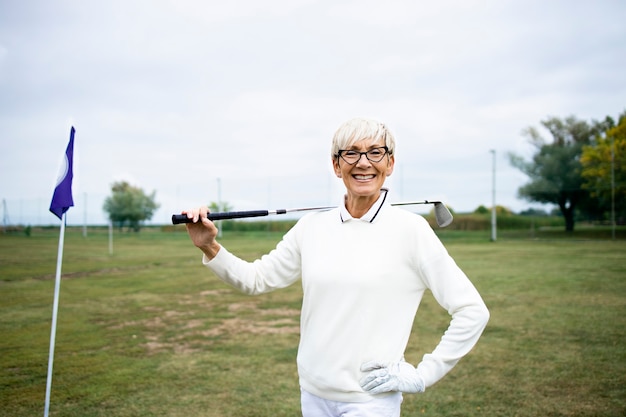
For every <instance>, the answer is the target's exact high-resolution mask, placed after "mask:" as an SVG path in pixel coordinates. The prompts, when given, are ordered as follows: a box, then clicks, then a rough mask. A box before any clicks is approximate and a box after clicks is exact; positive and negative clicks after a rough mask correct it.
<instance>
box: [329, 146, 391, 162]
mask: <svg viewBox="0 0 626 417" xmlns="http://www.w3.org/2000/svg"><path fill="white" fill-rule="evenodd" d="M387 153H389V148H387V147H386V146H381V147H380V148H374V149H370V150H369V151H367V152H358V151H353V150H345V149H342V150H340V151H339V153H338V156H340V157H341V159H343V160H344V161H346V163H348V164H350V165H354V164H356V163H357V162H359V161H360V160H361V156H363V155H365V157H366V158H367V159H368V160H370V162H380V161H382V160H383V158H384V157H385V155H387Z"/></svg>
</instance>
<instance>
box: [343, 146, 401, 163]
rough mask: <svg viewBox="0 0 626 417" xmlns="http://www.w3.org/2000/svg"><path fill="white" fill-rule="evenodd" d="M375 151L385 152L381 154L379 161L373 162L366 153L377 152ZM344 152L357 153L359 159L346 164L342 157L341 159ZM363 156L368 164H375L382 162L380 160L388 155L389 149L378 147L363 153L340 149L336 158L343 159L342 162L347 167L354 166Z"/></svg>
mask: <svg viewBox="0 0 626 417" xmlns="http://www.w3.org/2000/svg"><path fill="white" fill-rule="evenodd" d="M377 149H384V150H385V152H383V154H382V156H381V157H380V159H378V160H374V159H372V158H370V157H369V155H368V153H370V152H372V151H375V150H377ZM344 152H354V153H358V154H359V157H358V158H357V160H356V161H354V162H348V161H346V160H345V159H344V157H343V153H344ZM363 155H365V157H366V158H367V160H368V161H370V162H374V163H377V162H380V161H382V160H383V159H384V158H385V156H386V155H389V148H388V147H387V146H378V147H376V148H372V149H370V150H369V151H365V152H359V151H355V150H354V149H340V150H339V151H338V152H337V158H341V159H343V161H344V162H345V163H346V164H348V165H354V164H356V163H358V162H359V161H360V160H361V157H362V156H363Z"/></svg>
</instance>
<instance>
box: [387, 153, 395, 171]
mask: <svg viewBox="0 0 626 417" xmlns="http://www.w3.org/2000/svg"><path fill="white" fill-rule="evenodd" d="M395 164H396V158H395V156H393V155H391V156H390V157H389V163H388V164H387V176H390V175H391V174H393V167H394V166H395Z"/></svg>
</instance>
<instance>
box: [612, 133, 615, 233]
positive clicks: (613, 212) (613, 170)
mask: <svg viewBox="0 0 626 417" xmlns="http://www.w3.org/2000/svg"><path fill="white" fill-rule="evenodd" d="M611 238H612V239H613V240H615V140H614V139H613V136H611Z"/></svg>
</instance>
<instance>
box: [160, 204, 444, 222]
mask: <svg viewBox="0 0 626 417" xmlns="http://www.w3.org/2000/svg"><path fill="white" fill-rule="evenodd" d="M414 204H434V205H435V219H436V221H437V224H438V225H439V226H440V227H446V226H448V225H449V224H450V223H452V214H451V213H450V211H449V210H448V208H447V207H446V206H445V205H444V204H443V203H442V202H440V201H428V200H424V201H413V202H406V203H393V204H391V205H392V206H407V205H414ZM333 208H335V207H309V208H298V209H279V210H250V211H228V212H221V213H209V214H208V215H207V218H208V219H209V220H211V221H215V220H230V219H243V218H248V217H264V216H270V215H274V214H286V213H293V212H298V211H313V210H317V211H320V210H330V209H333ZM181 223H193V221H192V219H189V218H188V217H187V215H186V214H173V215H172V224H181Z"/></svg>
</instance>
